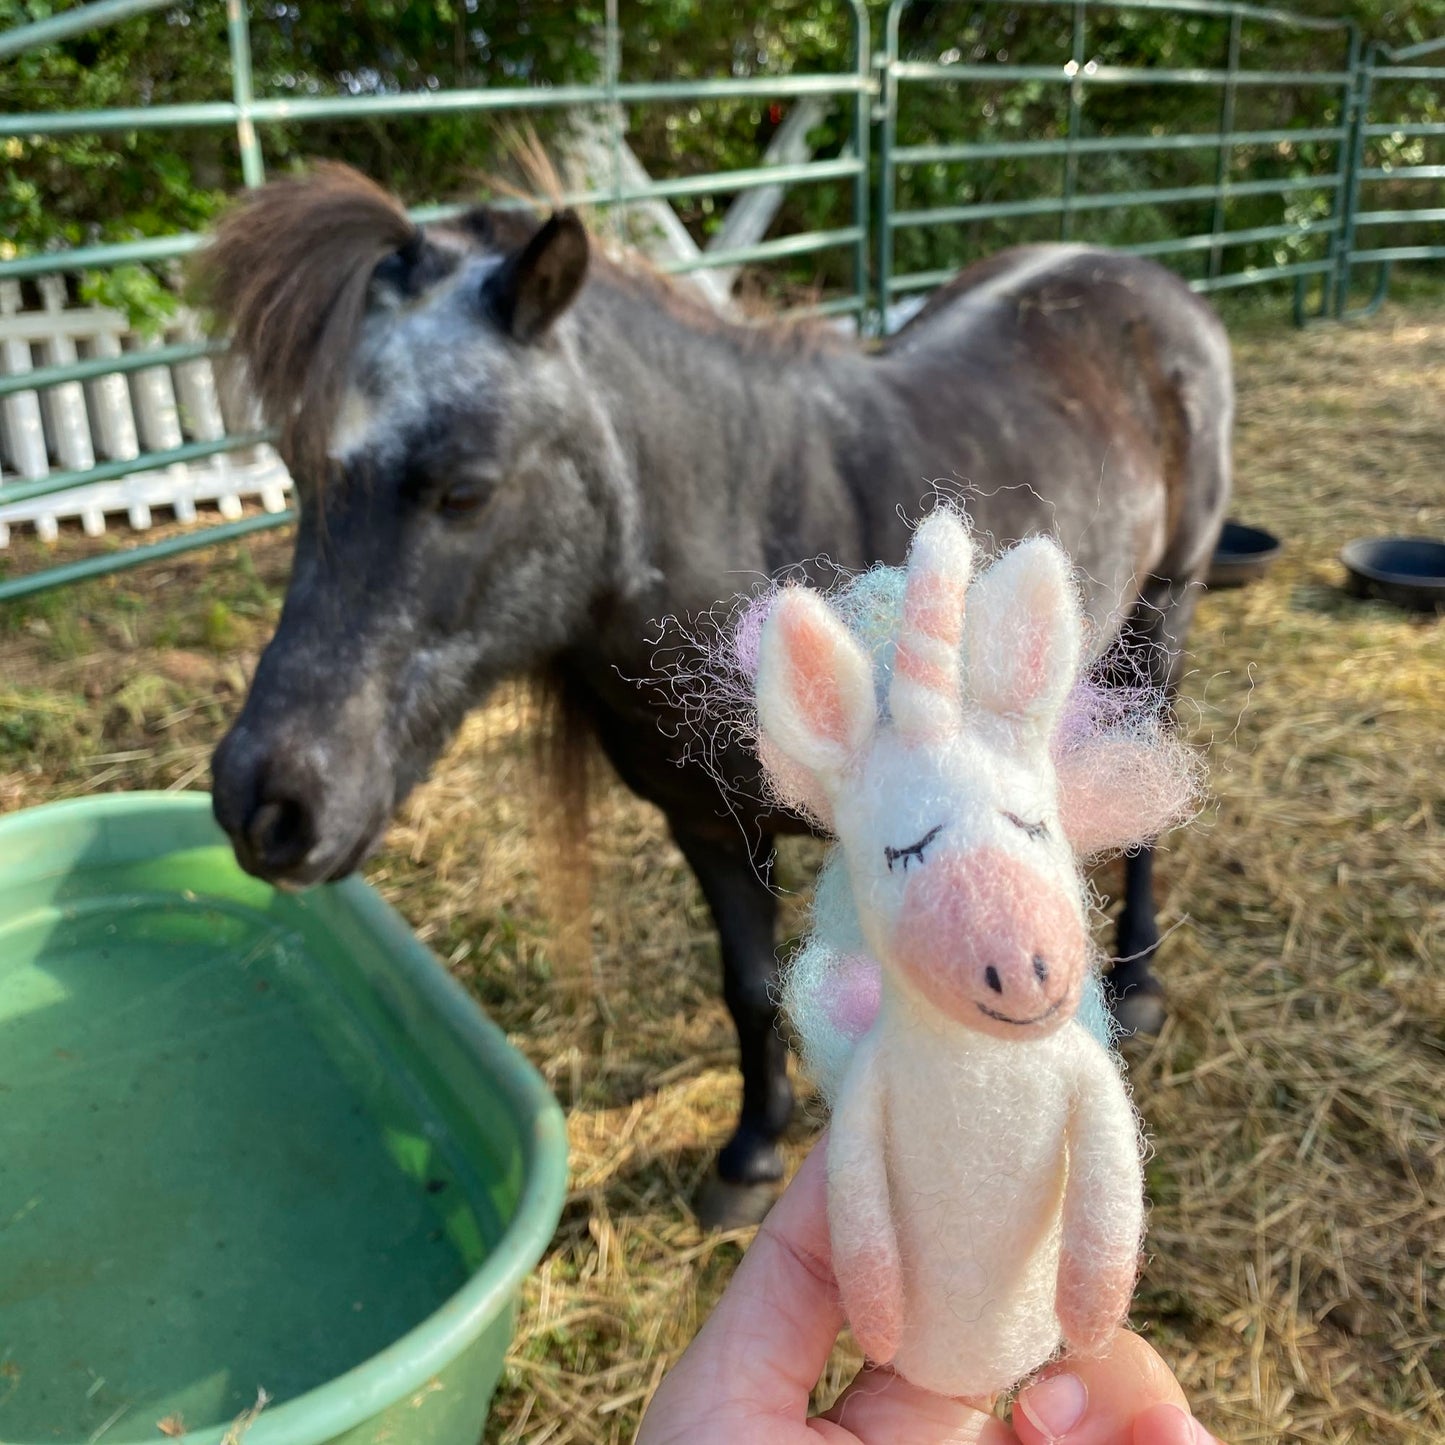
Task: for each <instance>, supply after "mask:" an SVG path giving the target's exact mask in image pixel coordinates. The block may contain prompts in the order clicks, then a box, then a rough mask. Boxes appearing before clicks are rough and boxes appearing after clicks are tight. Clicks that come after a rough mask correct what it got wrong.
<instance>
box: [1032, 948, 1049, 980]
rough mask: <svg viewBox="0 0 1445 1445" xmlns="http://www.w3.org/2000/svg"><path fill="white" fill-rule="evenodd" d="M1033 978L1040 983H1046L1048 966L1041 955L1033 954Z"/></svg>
mask: <svg viewBox="0 0 1445 1445" xmlns="http://www.w3.org/2000/svg"><path fill="white" fill-rule="evenodd" d="M1034 977H1035V978H1036V979H1038V981H1039V982H1040V983H1047V982H1048V978H1049V966H1048V964H1046V963H1045V962H1044V956H1043V954H1041V953H1036V954H1034Z"/></svg>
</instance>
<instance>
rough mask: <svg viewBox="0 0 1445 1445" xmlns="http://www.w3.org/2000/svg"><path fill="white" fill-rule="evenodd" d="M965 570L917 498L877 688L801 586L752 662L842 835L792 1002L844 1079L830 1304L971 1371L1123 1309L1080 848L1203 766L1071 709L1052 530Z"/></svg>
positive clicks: (768, 759)
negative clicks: (835, 1297)
mask: <svg viewBox="0 0 1445 1445" xmlns="http://www.w3.org/2000/svg"><path fill="white" fill-rule="evenodd" d="M972 568H973V547H972V543H971V541H970V539H969V536H968V533H967V531H966V530H965V528H964V526H963V524H962V523H961V522H960V521H959V519H958V518H957V517H955V516H954V515H953V514H952V513H949V512H946V511H941V512H937V513H935V514H933V515H932V516H931V517H930V518H929V519H928V520H927V521H926V522H925V523H924V524H923V525H922V526H921V527H920V528H919V529H918V532H917V534H916V536H915V539H914V544H913V548H912V550H911V552H910V555H909V562H908V569H907V574H906V580H905V590H904V597H903V606H902V616H901V621H900V623H899V626H898V631H897V635H896V637H895V638H894V639H893V648H892V653H891V657H890V658H889V660H888V665H887V670H886V671H887V691H886V697H885V696H880V689H879V674H878V672H877V671H876V670H875V663H874V658H873V656H872V655H871V654H870V653H869V651H867V650H866V649H865V647H864V646H862V645H861V644H860V641H859V638H858V636H857V634H856V632H855V631H854V630H852V629H850V627H849V626H848V625H847V623H846V622H845V621H844V619H843V618H842V617H840V616H839V615H838V614H837V613H836V612H835V611H834V610H833V608H832V607H830V605H829V604H828V602H826V601H825V600H824V599H823V598H821V597H820V596H819V595H818V594H816V593H814V592H811V591H809V590H807V589H806V588H802V587H790V588H786V589H784V590H783V591H782V592H781V593H780V594H779V595H778V597H777V598H776V600H775V601H774V602H773V604H772V606H771V608H770V610H769V612H768V615H767V617H766V620H765V621H764V622H763V624H762V631H761V636H760V639H759V642H758V665H757V674H756V699H757V727H758V744H759V752H760V754H761V756H762V757H763V759H764V762H765V764H766V766H767V767H768V769H769V771H770V774H771V776H772V779H773V782H774V784H775V786H776V787H777V788H778V790H779V792H780V793H781V794H782V795H783V796H785V797H787V798H788V799H789V800H791V801H794V802H796V803H797V804H798V805H800V806H803V807H805V808H806V809H807V810H808V811H810V812H811V813H812V814H813V815H814V816H815V817H818V818H820V819H823V820H825V821H826V822H827V824H828V825H829V827H830V828H831V829H832V831H833V832H834V834H835V836H836V838H837V840H838V847H837V850H836V852H835V855H834V857H833V858H832V859H831V860H830V863H829V866H828V868H827V869H825V875H824V877H823V879H822V880H820V893H822V894H823V897H822V898H821V899H820V912H821V915H822V916H823V917H825V918H827V919H829V920H831V925H830V926H831V928H832V936H822V937H815V938H814V939H812V940H810V941H809V942H808V943H807V944H806V945H805V947H804V949H803V950H802V951H801V953H800V955H799V961H798V963H797V964H796V965H795V967H794V971H793V973H792V975H791V977H790V979H789V983H788V986H787V1002H788V1004H789V1007H790V1010H791V1012H792V1013H793V1017H794V1023H795V1025H796V1026H797V1027H798V1029H799V1031H800V1033H801V1034H802V1037H803V1043H804V1053H805V1057H807V1058H808V1060H809V1062H810V1063H811V1064H812V1066H813V1067H814V1068H815V1069H817V1070H818V1071H819V1072H821V1073H822V1074H823V1075H824V1076H825V1078H824V1082H825V1084H826V1085H827V1086H829V1091H830V1094H831V1096H832V1098H833V1102H834V1115H833V1124H832V1136H831V1142H830V1144H829V1156H828V1168H829V1203H828V1217H829V1228H830V1232H831V1236H832V1246H833V1263H834V1269H835V1272H836V1274H837V1278H838V1283H839V1287H840V1290H841V1292H842V1296H843V1304H844V1307H845V1309H846V1311H847V1314H848V1318H849V1321H850V1323H851V1324H852V1327H853V1331H854V1334H855V1336H856V1338H857V1339H858V1341H859V1343H860V1344H861V1345H862V1347H863V1349H864V1350H865V1352H866V1353H867V1354H868V1356H869V1357H870V1358H871V1359H873V1360H874V1361H876V1362H879V1363H887V1364H891V1365H892V1366H893V1367H894V1368H895V1369H896V1370H897V1371H898V1372H899V1373H900V1374H902V1375H904V1376H905V1377H906V1378H908V1379H910V1380H912V1381H913V1382H914V1383H916V1384H918V1385H921V1386H923V1387H925V1388H927V1389H930V1390H935V1391H938V1392H940V1393H944V1394H949V1395H958V1396H968V1397H974V1396H991V1395H994V1394H996V1393H998V1392H1000V1391H1003V1390H1006V1389H1008V1388H1009V1387H1011V1386H1012V1385H1014V1384H1015V1383H1017V1381H1019V1380H1020V1379H1021V1378H1022V1377H1024V1376H1025V1375H1027V1374H1029V1373H1030V1372H1032V1371H1033V1370H1035V1369H1036V1368H1038V1366H1040V1365H1041V1364H1043V1363H1044V1362H1045V1361H1046V1360H1048V1359H1049V1358H1050V1356H1052V1355H1053V1354H1054V1353H1055V1352H1056V1350H1057V1349H1058V1347H1059V1345H1060V1344H1061V1343H1066V1344H1067V1345H1068V1347H1069V1348H1070V1349H1071V1350H1074V1351H1078V1352H1082V1353H1089V1352H1094V1351H1098V1350H1100V1349H1102V1348H1104V1347H1105V1346H1106V1345H1107V1344H1108V1342H1109V1340H1110V1339H1111V1338H1112V1336H1113V1334H1114V1332H1115V1330H1116V1329H1117V1327H1118V1325H1119V1323H1120V1321H1121V1319H1122V1318H1123V1316H1124V1314H1125V1312H1126V1310H1127V1307H1128V1303H1129V1298H1130V1296H1131V1294H1132V1292H1133V1286H1134V1279H1135V1271H1136V1262H1137V1256H1138V1249H1139V1240H1140V1232H1141V1227H1142V1218H1143V1205H1142V1192H1143V1189H1142V1176H1141V1169H1140V1161H1139V1134H1138V1128H1137V1124H1136V1121H1135V1117H1134V1113H1133V1110H1132V1107H1131V1106H1130V1103H1129V1098H1128V1094H1127V1091H1126V1089H1125V1087H1124V1083H1123V1080H1122V1078H1121V1076H1120V1074H1119V1071H1118V1068H1117V1067H1116V1064H1115V1062H1114V1060H1113V1058H1112V1057H1111V1055H1110V1053H1109V1051H1108V1048H1107V1046H1106V1045H1105V1044H1103V1043H1101V1042H1100V1040H1099V1039H1097V1038H1096V1037H1094V1036H1093V1035H1092V1034H1091V1033H1090V1031H1089V1030H1088V1029H1087V1028H1086V1027H1084V1026H1083V1024H1081V1023H1080V1022H1079V1020H1078V1018H1077V1017H1076V1015H1077V1011H1078V1008H1079V1004H1080V1000H1081V999H1082V998H1083V997H1084V995H1085V991H1086V988H1087V987H1088V986H1089V985H1090V982H1091V979H1092V967H1091V964H1092V954H1091V947H1090V943H1089V935H1088V927H1087V917H1088V914H1087V890H1086V885H1085V883H1084V880H1083V876H1082V873H1081V870H1080V867H1079V862H1078V857H1079V856H1080V855H1084V854H1088V853H1092V852H1096V851H1099V850H1101V849H1103V848H1106V847H1119V846H1124V845H1126V844H1128V843H1131V842H1135V841H1139V840H1141V839H1142V838H1144V837H1147V836H1151V835H1152V834H1153V833H1155V832H1157V831H1159V830H1160V829H1161V828H1162V827H1163V826H1165V825H1166V824H1167V823H1169V822H1170V821H1172V820H1173V819H1174V818H1175V817H1176V816H1177V815H1178V814H1179V813H1180V812H1182V811H1183V809H1184V808H1185V807H1186V806H1187V804H1188V802H1189V799H1190V797H1191V795H1192V784H1193V778H1192V772H1191V771H1190V769H1189V767H1188V765H1187V761H1186V755H1185V754H1184V753H1183V751H1182V749H1180V748H1179V747H1178V745H1177V744H1175V743H1173V742H1172V741H1171V740H1169V739H1168V738H1167V736H1166V735H1165V734H1164V733H1163V732H1162V730H1161V729H1159V728H1158V726H1157V723H1156V722H1155V721H1154V720H1153V718H1152V717H1151V718H1150V719H1147V720H1144V721H1141V720H1139V719H1132V718H1128V717H1122V716H1121V717H1118V718H1116V719H1115V720H1114V723H1115V725H1113V726H1110V727H1104V728H1092V729H1090V728H1085V729H1074V728H1072V727H1071V724H1070V719H1069V716H1068V709H1069V703H1070V698H1071V696H1073V695H1074V694H1075V691H1076V686H1077V684H1078V683H1079V679H1080V672H1081V667H1082V662H1081V654H1082V647H1081V637H1082V614H1081V609H1080V605H1079V601H1078V598H1077V595H1076V593H1075V591H1074V588H1073V584H1072V579H1071V574H1070V570H1069V565H1068V562H1067V560H1066V558H1065V557H1064V555H1063V553H1062V552H1061V551H1060V550H1059V548H1058V547H1057V546H1056V545H1055V544H1054V543H1053V542H1051V541H1049V540H1046V539H1042V538H1035V539H1033V540H1031V541H1028V542H1024V543H1021V544H1020V545H1019V546H1017V547H1015V548H1014V549H1013V550H1011V551H1009V552H1007V553H1005V554H1004V555H1003V557H1002V558H1001V559H1000V560H999V561H997V562H996V563H995V564H994V565H993V566H992V567H991V568H990V569H989V570H988V571H987V572H986V573H984V574H983V576H981V577H980V578H979V579H978V580H977V581H975V582H973V583H972V585H970V580H971V574H972ZM830 892H831V901H830ZM840 920H841V921H840Z"/></svg>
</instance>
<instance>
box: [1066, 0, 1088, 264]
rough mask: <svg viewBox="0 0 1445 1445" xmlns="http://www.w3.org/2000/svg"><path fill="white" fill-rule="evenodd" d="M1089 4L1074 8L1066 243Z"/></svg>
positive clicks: (1071, 221)
mask: <svg viewBox="0 0 1445 1445" xmlns="http://www.w3.org/2000/svg"><path fill="white" fill-rule="evenodd" d="M1087 11H1088V4H1087V0H1079V3H1078V4H1077V5H1075V6H1074V44H1073V60H1072V64H1073V67H1074V70H1073V75H1072V76H1071V78H1070V81H1069V139H1068V148H1067V149H1066V150H1065V151H1064V190H1063V202H1064V209H1063V212H1062V213H1061V214H1060V216H1059V240H1061V241H1067V240H1068V239H1069V237H1070V235H1071V233H1072V232H1073V229H1074V191H1075V190H1076V189H1077V188H1078V184H1079V154H1078V151H1077V150H1076V149H1075V146H1076V144H1077V142H1078V139H1079V131H1080V130H1081V129H1082V125H1083V118H1084V60H1085V58H1086V56H1085V51H1086V48H1087V44H1088V42H1087V40H1086V38H1085V29H1084V27H1085V25H1086V24H1087V23H1088V22H1087V18H1086V17H1087Z"/></svg>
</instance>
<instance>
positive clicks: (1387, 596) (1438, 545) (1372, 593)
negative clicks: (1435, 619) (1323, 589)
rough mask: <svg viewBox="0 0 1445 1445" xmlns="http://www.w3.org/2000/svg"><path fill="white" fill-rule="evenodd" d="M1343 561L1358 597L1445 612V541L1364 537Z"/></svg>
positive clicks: (1349, 547)
mask: <svg viewBox="0 0 1445 1445" xmlns="http://www.w3.org/2000/svg"><path fill="white" fill-rule="evenodd" d="M1340 561H1341V562H1343V563H1344V564H1345V570H1346V571H1347V572H1348V573H1349V574H1350V590H1351V591H1352V592H1354V593H1355V595H1356V596H1358V597H1381V598H1383V599H1384V600H1385V601H1386V602H1393V603H1395V604H1396V605H1397V606H1400V607H1411V608H1418V609H1419V610H1420V611H1422V612H1433V611H1445V542H1437V541H1435V540H1434V539H1433V538H1430V537H1361V538H1359V539H1358V540H1357V541H1354V542H1350V543H1347V544H1346V546H1345V547H1344V548H1343V549H1342V550H1341V552H1340Z"/></svg>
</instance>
